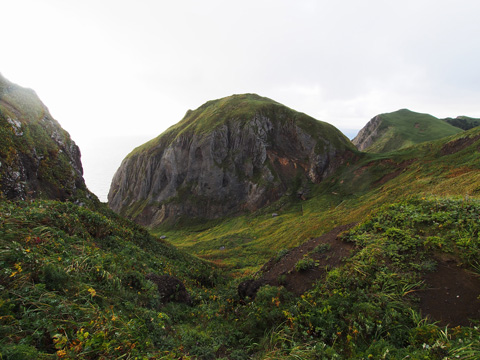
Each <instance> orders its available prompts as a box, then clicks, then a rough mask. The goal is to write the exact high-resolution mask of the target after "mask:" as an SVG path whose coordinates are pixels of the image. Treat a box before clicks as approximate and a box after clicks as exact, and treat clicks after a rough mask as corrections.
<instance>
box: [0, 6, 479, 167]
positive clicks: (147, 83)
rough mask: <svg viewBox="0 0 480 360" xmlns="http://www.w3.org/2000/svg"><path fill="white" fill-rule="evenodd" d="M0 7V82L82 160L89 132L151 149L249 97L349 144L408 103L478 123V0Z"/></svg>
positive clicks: (438, 113)
mask: <svg viewBox="0 0 480 360" xmlns="http://www.w3.org/2000/svg"><path fill="white" fill-rule="evenodd" d="M0 9H1V13H2V20H1V23H0V26H1V34H2V36H1V46H2V52H1V56H0V73H2V74H3V75H4V76H5V77H6V78H7V79H9V80H10V81H12V82H14V83H17V84H19V85H21V86H25V87H30V88H33V89H34V90H35V91H36V92H37V94H38V95H39V96H40V98H41V100H42V101H43V102H44V103H45V104H46V105H47V107H48V108H49V109H50V112H51V113H52V115H53V116H54V117H55V118H56V119H57V120H58V121H59V122H60V123H61V125H62V126H63V127H64V128H65V129H66V130H67V131H68V132H69V133H70V134H71V135H72V137H73V139H74V140H75V141H76V142H77V143H78V144H79V145H80V146H81V147H82V151H83V152H84V153H88V152H89V149H88V146H90V145H89V144H90V143H91V139H92V138H93V137H98V136H129V137H131V138H134V137H136V138H137V139H142V142H143V140H144V139H149V138H153V137H155V136H157V135H158V134H160V133H161V132H163V131H164V130H165V129H166V128H167V127H169V126H170V125H173V124H175V123H176V122H178V121H180V120H181V118H182V117H183V115H184V114H185V112H186V111H187V110H188V109H195V108H197V107H198V106H200V105H202V104H203V103H204V102H206V101H208V100H212V99H217V98H221V97H224V96H229V95H232V94H240V93H247V92H251V93H257V94H259V95H262V96H266V97H269V98H271V99H273V100H276V101H278V102H280V103H283V104H285V105H287V106H289V107H290V108H293V109H295V110H297V111H301V112H304V113H306V114H308V115H310V116H313V117H314V118H316V119H319V120H323V121H326V122H329V123H331V124H333V125H335V126H336V127H337V128H339V129H340V130H342V131H343V132H344V133H345V134H346V135H348V136H349V137H352V136H353V135H355V134H356V132H357V131H358V130H359V129H360V128H362V127H363V126H364V125H365V124H366V122H368V120H370V119H371V118H372V117H373V116H375V115H377V114H379V113H383V112H391V111H395V110H398V109H400V108H409V109H410V110H413V111H418V112H426V113H430V114H432V115H434V116H437V117H447V116H453V117H454V116H457V115H469V116H476V117H480V38H479V35H480V21H479V16H480V1H477V0H451V1H450V0H402V1H400V0H398V1H389V0H362V1H358V0H343V1H342V0H337V1H331V0H329V1H323V0H318V1H313V0H295V1H294V0H290V1H286V0H255V1H252V0H242V1H235V2H234V1H228V0H218V1H216V0H202V1H199V0H195V1H193V0H191V1H185V0H176V1H172V0H169V1H163V0H135V1H133V0H81V1H80V0H15V1H13V0H0ZM138 145H139V144H138ZM127 152H128V151H127ZM97 155H98V156H100V157H101V155H102V154H97ZM122 156H123V155H122ZM85 165H86V164H85V160H84V166H85Z"/></svg>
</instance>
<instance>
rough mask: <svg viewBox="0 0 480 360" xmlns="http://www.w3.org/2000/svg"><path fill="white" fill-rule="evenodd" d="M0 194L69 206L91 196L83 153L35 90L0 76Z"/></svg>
mask: <svg viewBox="0 0 480 360" xmlns="http://www.w3.org/2000/svg"><path fill="white" fill-rule="evenodd" d="M0 135H1V139H2V141H1V143H0V194H1V196H5V197H6V198H9V199H27V198H36V197H41V198H50V199H59V200H65V199H68V198H72V197H74V196H75V195H76V193H77V192H78V190H81V191H83V192H85V193H88V190H87V189H86V186H85V181H84V179H83V168H82V163H81V160H80V149H79V148H78V146H77V145H76V144H75V143H74V142H73V140H72V139H71V138H70V135H69V134H68V133H67V132H66V131H65V130H64V129H62V127H61V126H60V124H59V123H58V122H57V121H56V120H55V119H53V118H52V116H51V115H50V113H49V111H48V109H47V107H46V106H45V105H44V104H43V103H42V102H41V101H40V99H39V98H38V96H37V95H36V94H35V92H34V91H33V90H31V89H26V88H22V87H20V86H18V85H15V84H13V83H11V82H10V81H8V80H7V79H5V78H4V77H3V76H1V75H0Z"/></svg>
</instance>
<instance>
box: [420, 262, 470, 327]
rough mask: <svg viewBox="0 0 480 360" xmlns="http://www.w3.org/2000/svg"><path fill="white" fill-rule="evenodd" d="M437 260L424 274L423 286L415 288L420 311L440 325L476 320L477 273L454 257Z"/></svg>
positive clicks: (468, 322)
mask: <svg viewBox="0 0 480 360" xmlns="http://www.w3.org/2000/svg"><path fill="white" fill-rule="evenodd" d="M437 261H438V266H437V269H436V270H435V271H433V272H431V273H428V274H426V275H425V278H424V280H425V283H426V285H427V287H426V289H425V290H422V291H419V292H418V294H419V298H420V310H421V312H422V315H423V316H427V315H428V316H429V317H430V318H431V319H432V320H435V321H438V324H439V325H440V326H452V327H455V326H471V325H472V321H471V320H477V321H478V320H480V299H479V296H480V276H479V275H478V274H475V273H473V272H470V271H468V270H465V269H463V268H461V267H460V266H459V265H458V263H457V262H456V261H455V260H454V259H437Z"/></svg>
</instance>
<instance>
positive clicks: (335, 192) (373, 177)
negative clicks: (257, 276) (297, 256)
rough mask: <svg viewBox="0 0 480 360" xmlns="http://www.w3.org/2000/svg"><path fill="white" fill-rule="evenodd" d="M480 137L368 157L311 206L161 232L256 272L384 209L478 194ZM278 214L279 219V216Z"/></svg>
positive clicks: (289, 203) (278, 207)
mask: <svg viewBox="0 0 480 360" xmlns="http://www.w3.org/2000/svg"><path fill="white" fill-rule="evenodd" d="M479 136H480V129H478V128H477V129H472V130H469V131H467V132H462V133H459V134H457V135H454V136H453V137H450V138H448V139H443V140H437V141H435V142H429V143H425V144H420V145H417V146H415V147H411V148H408V149H405V150H402V151H399V152H394V153H388V154H365V155H364V157H363V158H362V159H360V160H359V161H358V162H356V163H355V164H352V165H347V166H345V167H344V168H343V170H340V171H338V172H337V173H336V174H335V175H333V176H332V177H330V178H329V179H327V180H326V181H324V182H323V183H322V184H320V185H318V186H316V187H314V188H313V189H312V196H311V198H310V199H308V200H307V201H303V202H299V201H298V200H296V199H294V198H288V197H285V198H283V199H281V200H280V201H278V202H277V203H276V204H274V205H272V206H270V207H268V208H265V209H262V210H261V211H258V212H256V213H254V214H250V215H245V216H240V217H236V218H231V219H226V220H224V221H217V222H210V223H204V224H201V225H196V226H190V227H189V226H188V225H187V224H183V226H182V228H181V229H171V228H158V229H156V230H155V233H157V234H158V235H160V234H165V235H168V239H169V241H170V242H172V243H173V244H174V245H175V246H177V247H179V248H181V249H185V250H187V251H189V252H192V253H195V254H198V255H200V256H201V257H204V258H207V259H210V260H214V261H217V262H219V263H223V264H226V265H229V266H232V267H233V268H235V269H237V270H238V271H240V272H246V273H249V272H254V271H256V270H257V269H258V266H260V265H261V264H263V263H264V262H265V261H266V260H268V258H270V257H271V256H273V255H274V254H275V253H276V252H277V251H279V250H281V249H283V248H291V247H294V246H297V245H299V244H301V243H303V242H304V241H306V240H308V239H309V238H310V237H315V236H318V235H320V234H322V233H324V232H327V231H329V230H330V229H332V228H333V227H335V226H337V225H341V224H346V223H350V222H357V221H361V220H362V219H363V218H364V217H365V215H366V214H367V213H369V212H371V211H372V210H374V209H376V208H378V207H380V206H382V205H383V204H386V203H390V202H393V201H397V200H399V199H404V198H408V197H414V196H417V195H419V194H422V195H430V194H434V195H440V196H465V195H469V196H476V195H478V194H479V192H480V163H479V162H478V152H477V148H478V147H479V146H480V142H479V140H478V138H477V139H476V137H479ZM467 138H471V139H474V140H475V139H476V140H475V141H474V140H472V143H471V144H470V145H468V146H467V147H465V148H464V149H463V150H461V151H459V152H456V153H454V154H451V155H443V153H442V149H443V148H444V146H445V144H446V143H447V142H451V143H452V144H456V142H455V141H459V142H461V141H462V140H459V139H467ZM392 174H393V175H397V176H396V177H393V175H392ZM389 177H393V178H392V179H390V180H389ZM274 212H276V213H278V214H279V216H277V217H272V213H274Z"/></svg>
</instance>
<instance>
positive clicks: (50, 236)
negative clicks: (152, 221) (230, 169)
mask: <svg viewBox="0 0 480 360" xmlns="http://www.w3.org/2000/svg"><path fill="white" fill-rule="evenodd" d="M0 249H1V250H0V265H1V266H0V268H1V269H2V270H1V272H0V322H1V327H0V329H1V330H0V358H2V359H39V358H55V357H56V356H55V355H58V356H59V357H64V356H66V357H68V358H86V359H90V358H91V359H93V358H99V357H101V356H105V357H107V358H121V357H131V356H136V355H139V354H150V355H151V356H159V357H160V356H161V355H163V354H165V353H166V351H170V350H172V351H174V349H175V348H176V347H177V346H178V347H179V346H180V345H179V344H174V342H175V341H174V339H172V341H169V340H165V339H167V338H168V337H169V335H170V334H169V332H168V330H166V326H168V325H169V324H170V318H169V317H168V315H167V314H165V313H164V312H162V311H160V304H161V299H160V298H159V295H158V292H157V290H156V287H155V286H154V285H153V283H151V282H149V281H147V280H145V277H144V276H145V274H147V273H150V272H153V273H156V274H159V275H162V274H174V275H175V276H177V277H178V278H180V279H181V280H182V281H183V282H184V283H185V284H186V286H187V288H188V290H189V291H190V292H191V294H192V296H193V298H194V301H201V298H203V297H205V296H208V292H209V291H210V290H208V288H206V287H204V285H205V284H206V285H210V286H211V285H213V284H215V282H216V280H217V274H216V273H215V272H214V271H213V268H212V266H211V265H208V264H206V263H205V262H203V261H201V260H199V259H197V258H195V257H193V256H190V255H187V254H185V253H182V252H179V251H178V250H176V249H175V248H173V247H172V246H171V245H168V244H166V243H163V242H161V241H159V240H157V239H154V238H153V237H152V236H151V235H150V234H149V233H148V232H147V231H146V230H144V229H142V228H140V227H139V226H137V225H134V224H133V223H131V222H129V221H126V220H124V219H122V218H120V217H119V216H117V215H115V214H113V213H112V212H111V211H109V210H108V209H103V208H101V209H100V210H97V211H92V210H88V209H86V208H84V207H78V206H76V205H73V204H71V203H60V202H54V201H36V202H34V203H30V202H6V201H1V202H0ZM202 284H203V285H202ZM174 307H175V306H174ZM177 307H180V308H185V307H186V305H178V304H177ZM2 356H3V357H2Z"/></svg>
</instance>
